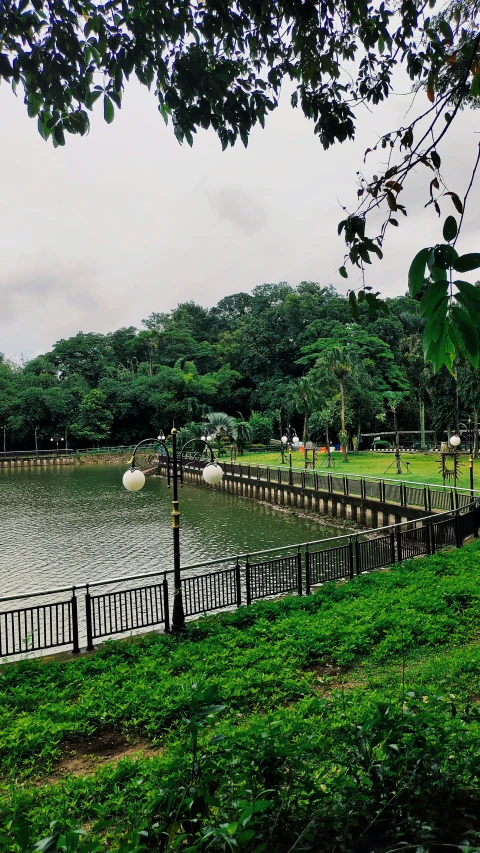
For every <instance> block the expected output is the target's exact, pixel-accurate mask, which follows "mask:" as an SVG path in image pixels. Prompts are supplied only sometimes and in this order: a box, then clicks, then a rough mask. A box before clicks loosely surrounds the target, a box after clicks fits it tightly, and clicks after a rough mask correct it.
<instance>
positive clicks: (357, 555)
mask: <svg viewBox="0 0 480 853" xmlns="http://www.w3.org/2000/svg"><path fill="white" fill-rule="evenodd" d="M355 565H356V568H357V575H359V574H360V545H359V544H358V536H356V537H355Z"/></svg>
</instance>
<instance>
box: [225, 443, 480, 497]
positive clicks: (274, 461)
mask: <svg viewBox="0 0 480 853" xmlns="http://www.w3.org/2000/svg"><path fill="white" fill-rule="evenodd" d="M332 457H333V459H334V461H335V468H332V469H331V471H332V473H337V472H340V473H341V474H351V475H354V474H361V475H364V476H369V477H385V478H391V479H393V480H409V481H414V482H418V483H438V484H439V485H441V484H442V478H441V475H440V473H439V469H440V454H439V453H403V454H402V460H403V459H404V460H405V461H407V462H409V464H410V472H409V473H408V472H407V471H404V472H403V473H402V475H401V476H399V475H397V474H395V465H392V462H394V455H393V453H378V452H377V453H373V452H371V451H363V452H360V453H357V454H353V453H352V454H349V457H348V462H344V461H343V459H342V454H341V453H332ZM237 462H241V463H242V464H245V465H248V464H250V465H272V466H281V464H282V459H281V454H280V452H278V453H252V454H245V455H244V456H237ZM287 462H288V457H287ZM292 465H293V467H295V468H303V467H304V457H303V453H300V452H299V451H294V452H293V453H292ZM389 465H391V468H390V469H389V470H388V471H387V468H388V466H389ZM284 467H287V466H284ZM316 470H317V471H326V470H328V469H327V468H326V465H325V455H324V454H318V455H317V462H316ZM474 474H475V487H476V488H477V489H480V459H479V460H475V462H474ZM458 485H459V486H463V487H464V488H466V489H468V487H469V471H468V457H467V456H464V457H463V462H462V468H461V477H460V480H459V482H458Z"/></svg>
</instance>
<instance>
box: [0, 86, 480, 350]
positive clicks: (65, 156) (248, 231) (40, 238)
mask: <svg viewBox="0 0 480 853" xmlns="http://www.w3.org/2000/svg"><path fill="white" fill-rule="evenodd" d="M284 95H285V98H283V99H282V102H281V106H280V107H279V109H278V110H276V111H275V112H274V113H272V114H271V115H270V116H269V119H268V121H267V123H266V128H265V130H262V129H261V128H260V127H257V128H254V131H253V133H252V136H251V139H250V142H249V145H248V149H244V148H243V146H241V145H238V146H235V148H234V149H228V150H226V151H225V152H222V151H221V147H220V144H219V141H218V139H217V138H216V136H215V134H214V133H212V132H203V131H201V132H199V133H198V134H197V135H196V139H195V144H194V146H193V148H192V149H190V148H189V147H188V146H179V145H178V144H177V142H176V140H175V138H174V135H173V133H172V129H171V127H167V128H166V127H165V126H164V124H163V121H162V119H161V118H160V117H159V115H158V110H157V109H156V103H155V99H154V98H153V96H152V95H151V94H150V93H149V92H148V91H147V90H146V89H143V88H141V87H140V86H138V85H137V84H135V83H134V82H132V83H131V84H129V86H128V87H127V90H126V93H125V98H124V108H123V109H122V110H121V111H120V112H119V113H118V115H117V116H116V118H115V121H114V122H113V124H111V125H106V124H105V123H104V122H103V121H102V118H101V115H99V114H98V112H99V111H94V115H93V122H92V130H91V132H90V134H89V135H88V137H85V138H84V139H77V138H75V137H68V140H67V145H66V146H65V148H59V149H57V150H54V149H53V148H52V147H51V146H50V145H47V144H45V143H44V142H43V141H42V140H41V138H40V136H39V135H38V133H37V131H36V123H35V122H34V121H31V120H29V119H28V118H27V116H26V114H25V108H24V105H23V104H22V102H21V99H15V98H14V97H12V94H11V92H10V91H9V90H8V87H0V111H1V115H2V131H3V133H2V154H3V160H4V162H5V163H9V164H12V167H11V168H10V169H4V171H3V172H2V210H3V211H4V212H5V215H4V217H3V220H2V229H1V230H0V259H1V268H0V351H4V352H6V353H7V354H15V353H17V354H20V353H22V352H23V353H24V354H25V355H26V356H32V355H34V354H36V353H38V352H41V351H45V350H47V349H48V348H50V347H51V346H52V344H53V343H54V342H55V341H56V340H58V339H59V338H63V337H68V336H69V335H72V334H75V332H77V331H78V330H79V329H81V328H82V329H83V330H84V331H97V332H108V331H111V330H112V329H115V328H117V327H118V326H121V325H137V326H139V325H140V321H141V318H142V317H147V316H148V315H149V314H150V313H151V312H152V311H168V310H171V309H172V308H173V307H174V306H175V305H176V304H177V303H178V302H179V301H180V300H181V301H184V300H188V299H193V300H196V301H197V302H200V303H201V304H203V305H206V306H211V305H213V304H215V302H217V301H218V300H219V299H221V298H222V297H223V296H226V295H228V294H231V293H235V292H238V291H240V290H243V291H249V290H252V289H253V288H254V287H255V286H256V285H258V284H261V283H263V282H267V281H270V282H271V281H289V282H290V284H292V285H295V284H298V282H299V281H302V280H314V281H318V282H319V283H320V284H322V285H327V284H333V285H334V286H335V287H337V288H338V289H339V291H340V292H343V293H345V292H346V289H347V287H349V286H353V287H356V286H357V285H359V284H360V283H361V282H360V280H359V272H358V271H356V270H352V272H351V274H350V278H349V280H348V281H347V282H344V281H343V280H342V279H341V278H340V276H339V274H338V268H339V266H340V265H341V264H342V261H343V255H344V251H345V245H344V243H343V241H342V240H341V239H340V238H339V237H338V235H337V223H338V221H339V220H340V219H342V218H344V214H343V212H342V210H341V208H340V205H339V203H338V201H337V199H340V200H341V202H342V203H343V204H345V205H347V206H348V207H349V209H354V208H355V201H356V189H357V187H356V180H355V172H356V170H357V169H358V168H361V165H362V160H363V152H364V151H365V150H366V148H368V147H371V146H372V142H373V143H374V142H375V141H376V139H377V138H378V135H379V134H381V133H383V132H385V130H388V129H392V128H394V127H397V126H399V125H400V124H402V122H404V113H405V108H406V103H407V101H406V100H405V98H403V99H402V98H395V97H392V98H389V99H388V101H387V102H386V103H385V104H382V105H380V106H379V108H378V109H375V110H374V111H373V112H372V113H369V112H368V113H367V112H366V111H365V112H364V113H362V112H360V115H359V120H358V132H357V139H356V141H355V142H354V143H350V142H349V143H345V144H343V145H335V146H333V147H332V148H331V149H330V150H328V151H327V152H325V151H323V149H322V147H321V145H320V143H319V142H318V140H317V139H316V138H315V136H314V134H313V129H312V124H311V122H308V121H307V120H306V119H305V118H304V117H303V115H302V113H301V111H300V110H292V109H291V108H290V106H289V105H288V92H285V93H284ZM408 102H409V100H408ZM420 106H421V105H420V104H419V107H420ZM100 113H101V110H100ZM455 124H456V129H455V131H454V135H453V136H452V137H451V138H450V137H449V136H447V137H446V138H445V145H443V144H442V149H441V156H442V168H443V167H445V170H446V175H445V176H446V179H447V182H448V184H449V187H450V188H451V189H452V190H454V191H456V192H458V193H459V194H460V195H462V194H463V192H464V191H465V188H466V186H467V184H468V179H469V173H470V172H471V168H472V166H473V163H474V161H475V156H476V148H477V144H478V137H477V136H475V131H477V130H478V112H467V111H465V113H464V114H462V115H459V116H458V117H457V119H456V120H455ZM377 155H378V158H379V159H378V161H376V160H375V157H376V156H377ZM382 157H384V154H382V152H381V151H380V150H379V151H378V152H377V153H376V154H375V155H373V153H372V154H371V155H369V157H368V159H367V164H366V167H365V168H366V169H367V170H369V171H370V174H371V173H372V171H373V172H375V171H376V169H377V168H380V165H381V160H382ZM20 164H21V168H20V167H19V166H20ZM429 178H430V173H429V171H428V170H427V169H425V170H424V172H422V170H421V169H420V168H419V171H418V175H417V176H414V179H413V181H412V182H411V183H410V185H409V188H408V190H407V189H406V190H405V192H404V193H402V196H403V195H404V196H405V199H403V198H402V202H403V203H405V204H406V205H407V207H408V218H407V219H405V218H403V217H398V219H399V220H400V227H399V228H392V229H390V233H389V235H388V239H386V240H385V244H384V260H383V261H382V262H375V263H373V264H372V266H371V267H369V268H368V270H367V284H369V285H371V286H372V287H374V288H375V289H378V290H380V291H381V292H382V293H383V294H384V295H387V296H394V295H396V294H399V293H404V292H405V290H406V284H407V272H408V267H409V264H410V261H411V259H412V257H413V256H414V255H415V254H416V252H417V251H418V250H419V249H421V248H423V247H424V246H427V245H432V244H434V243H436V242H437V241H438V240H439V239H441V223H442V221H443V217H444V216H446V215H447V213H449V212H452V213H453V212H454V210H453V207H452V205H451V202H450V201H449V200H447V201H445V202H444V203H442V220H440V221H439V220H438V219H437V217H436V216H435V214H434V213H432V209H431V208H429V209H428V210H424V204H425V201H426V200H428V183H429ZM479 181H480V179H479ZM476 199H478V189H477V188H476V187H474V190H472V193H471V196H470V200H469V205H468V208H467V214H466V217H465V222H464V232H463V233H462V236H461V241H459V245H458V249H459V251H460V252H461V253H464V252H467V251H477V250H478V244H477V233H478V228H477V225H476V221H475V220H476V207H477V206H478V204H477V202H476ZM379 222H380V220H379ZM376 227H377V226H376V225H375V226H373V224H372V228H371V229H370V231H371V233H375V229H376ZM378 227H379V223H378Z"/></svg>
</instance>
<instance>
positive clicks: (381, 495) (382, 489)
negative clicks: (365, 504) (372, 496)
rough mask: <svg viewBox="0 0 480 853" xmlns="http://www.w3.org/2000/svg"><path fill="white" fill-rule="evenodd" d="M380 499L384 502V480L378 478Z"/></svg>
mask: <svg viewBox="0 0 480 853" xmlns="http://www.w3.org/2000/svg"><path fill="white" fill-rule="evenodd" d="M380 500H381V502H382V503H385V480H380Z"/></svg>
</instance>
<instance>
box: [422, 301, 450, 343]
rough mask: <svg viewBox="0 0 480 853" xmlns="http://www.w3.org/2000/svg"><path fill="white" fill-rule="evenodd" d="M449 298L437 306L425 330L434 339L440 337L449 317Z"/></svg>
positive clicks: (436, 339)
mask: <svg viewBox="0 0 480 853" xmlns="http://www.w3.org/2000/svg"><path fill="white" fill-rule="evenodd" d="M447 308H448V299H444V300H443V301H442V302H440V304H439V305H438V306H437V308H436V309H435V310H434V311H433V312H432V313H431V314H430V315H429V317H428V320H427V325H426V326H425V331H426V333H427V336H428V337H429V338H430V339H431V340H432V341H438V339H439V338H440V336H441V334H442V332H443V327H444V325H445V320H446V317H447Z"/></svg>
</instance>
